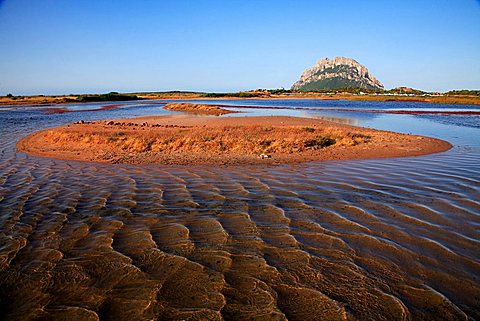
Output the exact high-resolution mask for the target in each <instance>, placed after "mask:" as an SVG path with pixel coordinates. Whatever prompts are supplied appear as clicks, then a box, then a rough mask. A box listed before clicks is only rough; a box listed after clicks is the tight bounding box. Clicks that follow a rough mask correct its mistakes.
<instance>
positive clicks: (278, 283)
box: [0, 99, 480, 320]
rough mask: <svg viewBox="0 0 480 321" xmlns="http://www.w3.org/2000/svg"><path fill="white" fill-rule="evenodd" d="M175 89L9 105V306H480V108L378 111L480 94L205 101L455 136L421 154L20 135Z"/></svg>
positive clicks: (275, 311) (118, 312)
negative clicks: (76, 141) (274, 162)
mask: <svg viewBox="0 0 480 321" xmlns="http://www.w3.org/2000/svg"><path fill="white" fill-rule="evenodd" d="M201 102H202V103H205V101H201ZM164 103H165V102H163V101H140V102H128V103H120V106H119V108H116V109H110V110H98V111H88V112H82V110H91V109H95V108H98V109H101V108H102V107H103V106H105V105H106V104H105V103H92V104H78V105H74V104H72V105H64V106H54V107H53V109H54V108H59V109H66V110H67V112H63V113H59V114H55V113H52V109H49V110H48V111H45V110H44V107H41V106H18V107H16V106H15V107H8V108H6V107H2V108H1V109H0V222H1V223H0V311H1V312H0V313H1V315H0V316H1V317H2V318H3V319H7V320H32V319H35V318H36V317H39V318H43V319H49V320H55V319H62V318H64V319H78V320H97V319H98V318H100V319H101V320H151V319H154V320H155V319H161V320H163V319H179V320H180V319H206V320H215V319H216V320H221V319H251V318H254V319H255V318H256V319H258V320H269V319H271V320H283V319H289V320H313V319H317V320H345V319H349V320H408V319H414V320H436V319H444V320H466V319H468V318H470V319H479V318H480V313H479V311H480V282H479V279H478V276H479V275H480V242H479V239H480V237H479V234H480V232H479V224H480V189H479V187H480V184H479V181H480V116H478V115H441V114H422V115H408V114H387V113H385V114H384V113H379V112H372V110H376V111H379V110H380V111H381V110H387V111H388V110H412V111H413V110H429V111H432V110H436V111H442V110H443V111H446V110H448V111H457V110H460V111H480V107H478V106H471V105H462V106H460V105H437V104H435V105H434V104H426V103H425V104H424V103H399V102H354V101H326V100H313V99H308V100H307V99H305V100H294V99H291V100H289V99H285V100H241V101H234V100H210V101H208V103H212V104H222V105H227V106H230V107H228V108H232V110H237V111H242V112H244V113H243V114H231V115H227V116H221V117H238V116H243V115H267V116H269V115H289V116H300V117H313V118H320V119H327V120H333V121H338V122H342V123H348V124H352V125H357V126H365V127H372V128H377V129H383V130H391V131H397V132H402V133H412V134H416V135H426V136H431V137H435V138H440V139H443V140H447V141H449V142H450V143H451V144H452V145H454V147H453V148H452V149H451V150H449V151H447V152H444V153H439V154H433V155H427V156H419V157H407V158H395V159H373V160H355V161H328V162H311V163H304V164H297V165H282V166H272V167H268V166H163V165H155V166H153V165H150V166H135V165H118V164H115V165H112V164H99V163H87V162H75V161H61V160H55V159H47V158H39V157H33V156H30V155H27V154H24V153H21V152H17V151H16V149H15V143H16V142H17V141H18V140H19V139H20V138H22V137H24V136H25V135H27V134H30V133H33V132H35V131H38V130H41V129H45V128H48V127H53V126H59V125H65V124H69V123H72V122H75V121H78V120H85V121H93V120H101V119H118V118H124V117H136V116H148V115H160V114H172V113H174V112H170V111H166V110H164V109H163V108H162V106H163V105H164ZM238 105H242V106H245V107H248V108H235V107H234V106H238ZM252 107H254V108H252ZM267 107H268V108H267ZM272 107H273V108H272ZM68 111H70V112H68Z"/></svg>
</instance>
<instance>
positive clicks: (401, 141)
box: [17, 115, 452, 165]
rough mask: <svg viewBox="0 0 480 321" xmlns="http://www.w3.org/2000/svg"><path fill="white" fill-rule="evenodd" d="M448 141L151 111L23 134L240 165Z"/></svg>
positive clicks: (46, 148)
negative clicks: (131, 116) (130, 116)
mask: <svg viewBox="0 0 480 321" xmlns="http://www.w3.org/2000/svg"><path fill="white" fill-rule="evenodd" d="M451 147H452V145H451V144H450V143H448V142H446V141H443V140H440V139H436V138H430V137H425V136H418V135H407V134H399V133H394V132H389V131H381V130H375V129H369V128H362V127H355V126H350V125H344V124H338V123H334V122H329V121H325V120H319V119H313V118H300V117H288V116H262V117H215V116H192V115H169V116H147V117H139V118H130V119H118V120H107V121H95V122H83V121H80V122H77V123H75V124H70V125H66V126H61V127H55V128H50V129H46V130H42V131H39V132H36V133H33V134H31V135H28V136H26V137H24V138H23V139H21V140H20V141H19V142H18V143H17V149H18V150H20V151H22V152H25V153H28V154H31V155H34V156H41V157H49V158H56V159H63V160H76V161H93V162H105V163H123V164H169V165H198V164H206V165H220V164H221V165H243V164H266V165H275V164H285V163H302V162H309V161H327V160H349V159H372V158H390V157H407V156H420V155H426V154H432V153H438V152H443V151H446V150H449V149H450V148H451Z"/></svg>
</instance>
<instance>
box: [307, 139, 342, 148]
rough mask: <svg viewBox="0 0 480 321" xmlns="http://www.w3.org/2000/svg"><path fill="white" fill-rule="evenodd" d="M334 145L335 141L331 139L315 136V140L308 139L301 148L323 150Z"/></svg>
mask: <svg viewBox="0 0 480 321" xmlns="http://www.w3.org/2000/svg"><path fill="white" fill-rule="evenodd" d="M335 143H336V140H335V139H333V138H331V137H326V136H317V137H315V139H309V140H306V141H305V142H304V143H303V146H304V147H306V148H313V149H317V148H325V147H328V146H331V145H334V144H335Z"/></svg>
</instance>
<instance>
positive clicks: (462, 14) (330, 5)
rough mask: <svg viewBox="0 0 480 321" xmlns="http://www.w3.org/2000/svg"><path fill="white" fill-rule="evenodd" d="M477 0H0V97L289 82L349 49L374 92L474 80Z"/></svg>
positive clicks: (479, 49)
mask: <svg viewBox="0 0 480 321" xmlns="http://www.w3.org/2000/svg"><path fill="white" fill-rule="evenodd" d="M479 15H480V4H479V1H473V0H471V1H468V0H464V1H457V2H451V1H444V0H442V1H423V2H416V1H403V2H397V3H393V2H388V3H387V2H384V1H369V2H368V3H367V4H365V3H364V4H361V5H359V4H358V3H357V2H355V1H344V2H342V3H341V4H337V3H334V2H331V1H297V2H290V1H275V2H267V1H265V2H256V1H229V2H228V3H225V2H223V1H201V2H200V1H197V2H194V1H175V2H174V1H164V2H161V3H157V2H155V1H137V2H132V1H125V0H121V1H89V0H87V1H82V2H75V3H72V2H69V3H60V2H58V1H52V0H47V1H42V2H38V1H32V0H15V1H13V0H3V1H0V43H1V44H2V46H1V51H0V52H1V54H0V58H1V59H0V75H1V77H0V95H6V94H7V93H12V94H14V95H33V94H45V95H48V94H69V93H94V92H107V91H123V92H138V91H168V90H185V91H217V92H221V91H239V90H249V89H254V88H278V87H285V88H290V86H291V85H292V84H293V83H294V82H295V81H296V80H298V78H299V77H300V74H301V73H302V72H303V71H304V70H305V69H306V68H309V67H311V66H313V65H314V64H315V62H316V61H317V60H318V59H320V58H324V57H329V58H333V57H336V56H344V57H350V58H353V59H355V60H357V61H358V62H359V63H361V64H363V65H365V66H366V67H367V68H368V69H369V71H370V72H371V73H372V74H373V75H374V76H375V77H376V78H378V79H379V80H380V81H381V82H383V84H384V85H385V88H393V87H397V86H408V87H413V88H416V89H421V90H427V91H448V90H452V89H479V88H480V60H479V59H478V57H480V41H479V40H480V39H479V35H480V19H478V17H479Z"/></svg>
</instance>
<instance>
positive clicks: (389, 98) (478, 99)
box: [0, 92, 480, 108]
mask: <svg viewBox="0 0 480 321" xmlns="http://www.w3.org/2000/svg"><path fill="white" fill-rule="evenodd" d="M237 94H238V93H237ZM247 94H249V93H248V92H247V93H246V94H245V95H246V96H248V95H247ZM129 95H136V96H138V99H137V100H132V99H129V100H128V101H131V102H134V101H148V100H186V99H195V100H204V101H210V100H252V99H254V100H276V99H318V100H350V101H378V102H412V103H416V102H421V103H431V104H457V105H480V96H466V95H455V96H450V95H443V96H428V95H427V96H424V95H411V96H409V95H374V94H364V95H356V94H347V93H337V94H335V93H332V94H320V93H291V94H258V95H257V94H251V96H250V97H242V96H241V95H240V96H230V95H234V94H225V96H221V94H218V96H215V97H205V94H204V93H188V92H185V93H183V92H179V93H177V92H172V93H170V92H168V93H131V94H129ZM76 98H77V96H70V95H66V96H20V97H15V98H11V97H6V96H3V97H0V108H1V107H5V106H19V105H34V106H54V105H59V104H83V103H92V102H95V101H85V102H82V101H75V99H76ZM98 102H105V103H109V102H111V103H118V102H119V101H98Z"/></svg>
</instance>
